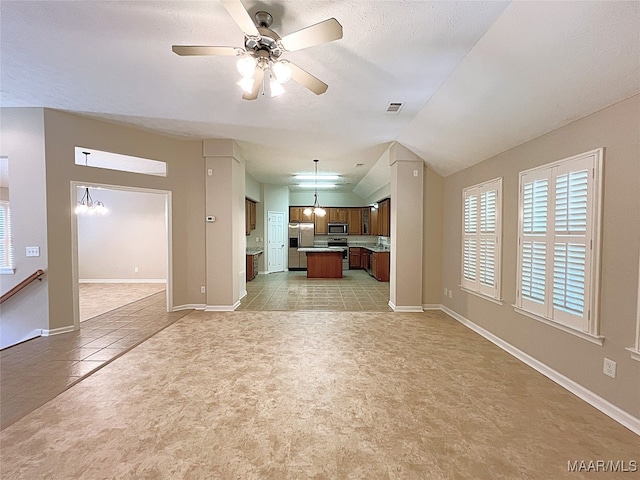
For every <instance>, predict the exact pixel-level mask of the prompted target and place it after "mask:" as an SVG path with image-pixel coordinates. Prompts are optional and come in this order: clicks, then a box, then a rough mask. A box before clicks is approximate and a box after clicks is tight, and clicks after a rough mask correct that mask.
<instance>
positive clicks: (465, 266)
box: [462, 187, 478, 290]
mask: <svg viewBox="0 0 640 480" xmlns="http://www.w3.org/2000/svg"><path fill="white" fill-rule="evenodd" d="M463 228H464V242H463V252H462V286H463V287H466V288H470V289H472V290H475V289H477V283H478V276H477V273H476V270H477V259H478V256H477V250H478V238H477V236H478V235H477V234H478V189H477V188H475V187H474V188H470V189H467V190H465V192H464V226H463Z"/></svg>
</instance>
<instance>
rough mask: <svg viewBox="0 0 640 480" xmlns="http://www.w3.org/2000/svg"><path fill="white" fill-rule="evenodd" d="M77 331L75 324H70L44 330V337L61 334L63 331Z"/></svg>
mask: <svg viewBox="0 0 640 480" xmlns="http://www.w3.org/2000/svg"><path fill="white" fill-rule="evenodd" d="M73 331H75V327H74V326H73V325H69V326H68V327H60V328H54V329H53V330H44V329H43V330H42V336H43V337H50V336H51V335H60V334H61V333H70V332H73Z"/></svg>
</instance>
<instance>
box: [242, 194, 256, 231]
mask: <svg viewBox="0 0 640 480" xmlns="http://www.w3.org/2000/svg"><path fill="white" fill-rule="evenodd" d="M244 203H245V222H246V224H245V232H246V234H247V235H251V230H255V229H256V202H254V201H253V200H249V199H248V198H246V199H245V202H244Z"/></svg>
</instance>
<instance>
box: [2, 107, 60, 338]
mask: <svg viewBox="0 0 640 480" xmlns="http://www.w3.org/2000/svg"><path fill="white" fill-rule="evenodd" d="M0 116H1V123H2V129H0V148H1V149H2V150H1V151H0V155H2V156H6V157H8V159H9V177H10V178H9V181H10V187H9V188H10V190H11V217H12V218H11V220H12V225H11V226H12V242H13V250H14V261H15V265H14V266H15V274H14V275H0V290H1V292H2V293H5V292H7V291H8V290H10V289H11V288H13V287H14V286H16V285H17V284H18V283H20V282H22V281H23V280H24V279H25V278H27V277H28V276H29V275H31V274H32V273H34V272H35V271H36V270H38V269H42V270H44V271H45V272H46V275H45V276H44V277H43V279H42V281H40V282H33V283H32V284H31V285H29V286H28V287H27V288H25V289H24V290H22V291H21V292H20V293H18V294H17V295H15V296H13V297H12V298H11V299H9V300H8V301H7V302H5V303H4V304H3V305H2V315H0V348H3V347H6V346H8V345H13V344H15V343H18V342H21V341H23V340H27V339H29V338H32V337H34V336H39V335H40V333H41V331H42V330H49V328H50V327H49V298H50V295H49V288H50V284H51V282H52V278H51V275H50V270H49V255H48V252H49V250H48V248H47V216H46V210H45V206H46V194H47V185H46V183H45V151H44V148H45V140H44V115H43V111H42V109H40V108H3V109H0ZM66 190H67V191H69V187H68V186H67V189H66ZM27 246H33V247H40V256H39V257H26V256H25V247H27Z"/></svg>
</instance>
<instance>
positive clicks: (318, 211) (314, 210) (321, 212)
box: [302, 159, 327, 217]
mask: <svg viewBox="0 0 640 480" xmlns="http://www.w3.org/2000/svg"><path fill="white" fill-rule="evenodd" d="M319 161H320V160H317V159H316V160H314V161H313V163H315V166H316V174H315V179H314V194H313V207H307V208H305V209H304V211H303V212H302V213H304V214H305V215H306V216H310V215H311V214H315V215H317V216H318V217H324V216H325V215H326V214H327V211H326V210H325V209H324V208H322V207H321V206H320V202H318V162H319Z"/></svg>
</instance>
